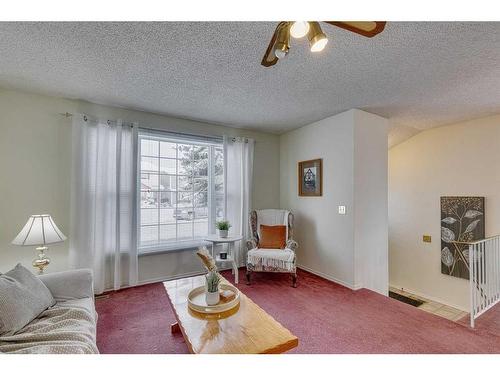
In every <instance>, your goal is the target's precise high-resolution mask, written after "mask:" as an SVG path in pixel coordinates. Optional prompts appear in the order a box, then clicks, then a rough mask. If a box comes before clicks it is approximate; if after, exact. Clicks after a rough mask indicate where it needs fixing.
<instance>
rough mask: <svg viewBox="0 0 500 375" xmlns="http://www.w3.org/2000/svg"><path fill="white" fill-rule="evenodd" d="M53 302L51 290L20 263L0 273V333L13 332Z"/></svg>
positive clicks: (11, 333) (10, 333)
mask: <svg viewBox="0 0 500 375" xmlns="http://www.w3.org/2000/svg"><path fill="white" fill-rule="evenodd" d="M55 303H56V301H55V300H54V297H52V294H51V293H50V290H49V289H48V288H47V287H46V286H45V285H44V284H43V283H42V282H41V281H40V279H39V278H38V277H36V276H35V275H33V274H32V273H31V272H30V271H29V270H28V269H26V268H25V267H23V266H22V265H21V264H18V265H17V266H16V267H15V268H14V269H12V270H10V271H9V272H7V273H4V274H0V335H3V334H8V335H13V334H14V333H16V332H17V331H19V330H20V329H22V328H23V327H24V326H26V325H27V324H28V323H29V322H31V321H32V320H33V319H35V318H36V317H37V316H38V315H40V314H41V313H42V312H43V311H45V310H46V309H48V308H49V307H51V306H53V305H54V304H55Z"/></svg>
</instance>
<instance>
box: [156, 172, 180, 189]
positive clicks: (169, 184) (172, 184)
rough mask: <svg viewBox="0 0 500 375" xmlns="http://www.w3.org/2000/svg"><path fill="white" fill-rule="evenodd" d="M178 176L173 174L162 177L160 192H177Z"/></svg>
mask: <svg viewBox="0 0 500 375" xmlns="http://www.w3.org/2000/svg"><path fill="white" fill-rule="evenodd" d="M176 181H177V176H174V175H171V174H162V175H160V190H169V191H175V190H177V183H176Z"/></svg>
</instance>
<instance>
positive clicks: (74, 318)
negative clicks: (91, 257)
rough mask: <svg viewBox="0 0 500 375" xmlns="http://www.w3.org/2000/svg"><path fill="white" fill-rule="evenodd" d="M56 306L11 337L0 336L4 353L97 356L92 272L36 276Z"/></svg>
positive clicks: (0, 345)
mask: <svg viewBox="0 0 500 375" xmlns="http://www.w3.org/2000/svg"><path fill="white" fill-rule="evenodd" d="M39 277H40V280H41V281H42V282H43V283H44V284H45V285H46V286H47V288H48V289H49V290H50V292H51V293H52V295H53V296H54V299H55V300H56V304H55V305H54V306H52V307H50V308H48V309H47V310H45V311H44V312H42V313H41V314H40V315H39V316H38V317H37V318H35V319H34V320H33V321H31V322H30V323H29V324H28V325H27V326H25V327H24V328H23V329H21V330H20V331H18V332H16V333H15V334H14V335H11V336H0V352H3V353H55V354H65V353H68V354H75V353H99V351H98V349H97V345H96V324H97V313H96V311H95V305H94V290H93V282H92V271H91V270H87V269H79V270H70V271H64V272H57V273H50V274H46V275H41V276H39Z"/></svg>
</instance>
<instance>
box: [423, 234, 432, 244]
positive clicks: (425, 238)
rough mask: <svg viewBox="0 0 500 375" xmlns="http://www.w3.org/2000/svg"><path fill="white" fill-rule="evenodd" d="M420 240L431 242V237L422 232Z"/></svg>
mask: <svg viewBox="0 0 500 375" xmlns="http://www.w3.org/2000/svg"><path fill="white" fill-rule="evenodd" d="M422 241H424V242H432V238H431V236H429V235H428V234H424V235H423V237H422Z"/></svg>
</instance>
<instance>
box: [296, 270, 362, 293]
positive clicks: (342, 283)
mask: <svg viewBox="0 0 500 375" xmlns="http://www.w3.org/2000/svg"><path fill="white" fill-rule="evenodd" d="M297 267H298V268H301V269H303V270H304V271H307V272H310V273H312V274H314V275H316V276H319V277H322V278H323V279H327V280H330V281H333V282H334V283H337V284H340V285H342V286H345V287H346V288H349V289H352V290H358V289H361V288H362V286H361V285H352V284H351V283H348V282H345V281H343V280H340V279H337V278H336V277H333V276H330V275H327V274H325V273H323V272H319V271H315V270H313V269H312V268H309V267H306V266H304V265H302V264H297Z"/></svg>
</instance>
